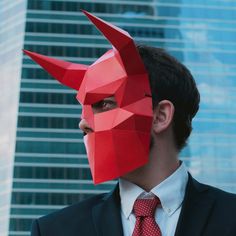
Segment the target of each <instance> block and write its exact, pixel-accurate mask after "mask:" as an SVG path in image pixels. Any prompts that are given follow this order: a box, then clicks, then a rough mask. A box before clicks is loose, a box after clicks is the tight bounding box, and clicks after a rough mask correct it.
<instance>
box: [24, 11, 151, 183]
mask: <svg viewBox="0 0 236 236" xmlns="http://www.w3.org/2000/svg"><path fill="white" fill-rule="evenodd" d="M83 12H84V13H85V14H86V16H87V17H88V18H89V19H90V20H91V21H92V23H93V24H94V25H96V27H97V28H98V29H99V30H100V31H101V32H102V33H103V35H104V36H105V37H106V38H107V39H108V40H109V41H110V43H111V44H112V46H113V49H111V50H109V51H108V52H107V53H105V54H104V55H103V56H102V57H100V58H99V59H98V60H97V61H95V63H93V64H92V65H90V66H86V65H80V64H74V63H70V62H64V61H61V60H57V59H53V58H49V57H46V56H43V55H40V54H37V53H33V52H29V51H25V53H26V54H28V55H29V56H30V57H31V58H32V59H33V60H34V61H36V62H37V63H38V64H40V65H41V66H42V67H43V68H44V69H45V70H46V71H48V73H49V74H51V75H52V76H53V77H54V78H56V79H57V80H58V81H60V82H61V83H62V84H64V85H67V86H69V87H71V88H73V89H75V90H77V91H78V94H77V99H78V100H79V102H80V103H81V104H82V107H83V112H82V118H83V119H85V120H86V121H87V123H88V124H89V126H90V127H91V128H92V130H93V132H90V133H88V134H87V135H86V136H85V139H84V141H85V146H86V150H87V155H88V160H89V165H90V169H91V172H92V176H93V181H94V183H95V184H98V183H101V182H104V181H107V180H112V179H114V178H117V177H120V176H123V175H125V174H126V173H128V172H130V171H132V170H134V169H136V168H138V167H141V166H143V165H144V164H146V163H147V161H148V156H149V146H150V136H151V125H152V98H151V91H150V85H149V80H148V75H147V72H146V70H145V67H144V65H143V62H142V60H141V58H140V55H139V53H138V51H137V49H136V46H135V44H134V41H133V39H132V38H131V36H130V35H129V34H128V33H127V32H126V31H124V30H122V29H119V28H117V27H115V26H114V25H111V24H109V23H107V22H105V21H103V20H101V19H99V18H98V17H96V16H94V15H92V14H91V13H88V12H86V11H83ZM110 96H114V97H115V99H116V102H117V107H116V108H115V109H112V110H108V111H104V112H100V113H94V112H93V108H92V105H93V104H96V103H97V102H99V101H101V100H103V99H105V98H107V97H110Z"/></svg>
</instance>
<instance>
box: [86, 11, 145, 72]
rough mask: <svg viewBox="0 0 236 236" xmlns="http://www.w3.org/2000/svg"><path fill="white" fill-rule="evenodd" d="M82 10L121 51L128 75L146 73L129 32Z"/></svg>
mask: <svg viewBox="0 0 236 236" xmlns="http://www.w3.org/2000/svg"><path fill="white" fill-rule="evenodd" d="M82 11H83V13H84V14H85V15H86V16H87V17H88V18H89V20H90V21H91V22H92V23H93V24H94V25H95V26H96V27H97V28H98V30H99V31H101V32H102V34H103V35H104V36H105V37H106V38H107V40H108V41H109V42H110V43H111V44H112V45H113V47H114V48H115V49H116V50H117V51H118V52H119V55H120V57H121V61H122V63H123V65H124V67H125V70H126V72H127V74H128V75H135V74H143V73H146V70H145V67H144V64H143V62H142V59H141V57H140V55H139V53H138V50H137V48H136V46H135V44H134V40H133V38H132V37H131V36H130V35H129V33H128V32H126V31H124V30H122V29H120V28H118V27H116V26H114V25H112V24H110V23H108V22H106V21H104V20H102V19H100V18H98V17H96V16H94V15H92V14H91V13H89V12H87V11H85V10H82Z"/></svg>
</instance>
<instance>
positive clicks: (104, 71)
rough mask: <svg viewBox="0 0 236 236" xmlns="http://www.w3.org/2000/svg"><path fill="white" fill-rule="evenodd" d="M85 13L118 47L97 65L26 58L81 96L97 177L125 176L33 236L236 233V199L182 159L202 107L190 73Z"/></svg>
mask: <svg viewBox="0 0 236 236" xmlns="http://www.w3.org/2000/svg"><path fill="white" fill-rule="evenodd" d="M84 13H85V14H86V15H87V16H88V17H89V19H90V20H91V21H92V22H93V23H94V24H95V25H96V26H97V27H98V28H99V29H100V30H101V32H102V33H103V34H104V35H105V37H107V39H108V40H109V41H110V42H111V43H112V45H113V47H114V48H113V49H112V50H110V51H108V53H106V54H105V55H103V56H102V57H101V58H99V59H98V60H97V61H96V62H95V63H94V64H93V65H91V66H90V67H87V66H84V65H78V64H72V63H66V62H62V61H59V60H56V59H52V58H48V57H45V56H42V55H39V54H36V53H32V52H28V51H26V53H27V54H28V55H30V56H31V57H32V58H33V59H34V60H35V61H36V62H37V63H39V64H40V65H41V66H43V67H44V68H45V69H46V70H47V71H48V72H49V73H50V74H51V75H53V76H54V77H55V78H56V79H57V80H59V81H60V82H61V83H63V84H65V85H67V86H69V87H72V88H74V89H76V90H78V95H77V99H78V100H79V101H80V102H81V104H82V105H83V114H82V120H81V122H80V128H81V129H82V131H83V132H84V133H85V145H86V150H87V154H88V158H89V164H90V168H91V171H92V176H93V180H94V182H95V183H101V182H104V181H107V180H110V179H114V178H117V177H119V184H118V185H117V186H116V187H115V189H114V190H113V191H112V192H111V193H109V194H102V195H97V196H95V197H92V198H90V199H87V200H85V201H82V202H80V203H78V204H75V205H73V206H70V207H67V208H65V209H63V210H60V211H58V212H56V213H53V214H50V215H48V216H45V217H42V218H40V219H38V220H36V221H34V224H33V227H32V235H33V236H36V235H42V236H54V235H55V236H62V235H65V236H75V235H107V236H108V235H112V236H116V235H117V236H118V235H124V236H128V235H133V236H136V235H153V236H155V235H156V236H157V235H158V236H160V235H162V236H173V235H175V236H200V235H203V236H213V235H214V236H218V235H221V236H222V235H224V236H233V235H236V196H235V195H234V194H230V193H226V192H223V191H221V190H218V189H216V188H213V187H210V186H207V185H203V184H200V183H198V182H197V181H196V180H195V179H193V178H192V177H191V175H190V174H188V172H187V170H186V168H185V166H184V163H181V162H180V161H179V160H178V153H179V152H180V150H181V149H182V148H183V147H184V145H185V144H186V140H187V138H188V137H189V135H190V133H191V129H192V127H191V122H192V118H193V117H194V116H195V114H196V113H197V111H198V107H199V100H200V96H199V92H198V90H197V87H196V84H195V82H194V79H193V77H192V75H191V73H190V72H189V71H188V69H187V68H186V67H185V66H183V65H182V64H181V63H179V62H178V61H177V60H176V59H174V58H173V57H171V56H170V55H168V54H167V53H166V52H165V51H164V50H162V49H158V48H153V47H148V46H141V45H138V46H135V44H134V42H133V40H132V38H131V37H130V36H129V35H128V34H127V32H124V31H122V30H121V29H118V28H116V27H114V26H112V25H110V24H109V23H106V22H104V21H102V20H101V19H99V18H97V17H95V16H93V15H92V14H90V13H88V12H84Z"/></svg>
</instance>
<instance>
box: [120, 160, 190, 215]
mask: <svg viewBox="0 0 236 236" xmlns="http://www.w3.org/2000/svg"><path fill="white" fill-rule="evenodd" d="M187 182H188V172H187V170H186V167H185V164H184V163H181V165H180V166H179V168H178V169H177V170H176V171H175V172H174V173H173V174H171V175H170V176H169V177H168V178H166V179H165V180H164V181H162V182H161V183H160V184H158V185H157V186H155V187H154V188H153V189H152V190H151V191H150V193H146V192H145V191H144V190H143V189H142V188H140V187H139V186H137V185H135V184H133V183H131V182H129V181H127V180H124V179H122V178H120V179H119V186H120V198H121V210H122V211H123V213H124V215H125V217H126V218H128V217H129V216H130V214H131V213H132V210H133V205H134V202H135V200H136V199H137V198H138V197H139V196H145V197H148V196H149V195H152V194H154V195H156V196H157V197H159V199H160V201H161V205H162V208H163V210H164V211H165V213H166V214H167V215H168V216H171V215H172V214H173V213H174V212H175V211H176V210H177V209H178V208H179V207H180V206H181V205H182V202H183V199H184V194H185V188H186V185H187Z"/></svg>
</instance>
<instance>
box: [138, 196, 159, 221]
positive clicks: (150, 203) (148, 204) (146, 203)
mask: <svg viewBox="0 0 236 236" xmlns="http://www.w3.org/2000/svg"><path fill="white" fill-rule="evenodd" d="M158 204H160V200H159V198H158V197H155V198H152V199H136V201H135V202H134V214H135V216H136V217H147V216H149V217H153V216H154V214H155V210H156V207H157V205H158Z"/></svg>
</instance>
